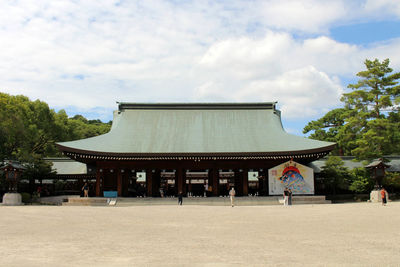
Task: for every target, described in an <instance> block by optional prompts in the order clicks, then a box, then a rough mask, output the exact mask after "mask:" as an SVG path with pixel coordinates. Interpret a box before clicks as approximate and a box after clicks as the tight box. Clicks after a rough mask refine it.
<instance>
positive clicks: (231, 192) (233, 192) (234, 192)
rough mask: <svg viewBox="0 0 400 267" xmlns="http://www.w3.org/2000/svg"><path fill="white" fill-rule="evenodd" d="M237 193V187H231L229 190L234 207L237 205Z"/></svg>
mask: <svg viewBox="0 0 400 267" xmlns="http://www.w3.org/2000/svg"><path fill="white" fill-rule="evenodd" d="M235 195H236V191H235V188H233V187H232V188H231V190H230V191H229V198H230V199H231V205H232V207H233V206H234V205H235V203H234V201H235Z"/></svg>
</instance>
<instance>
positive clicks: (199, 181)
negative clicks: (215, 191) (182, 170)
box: [186, 171, 211, 197]
mask: <svg viewBox="0 0 400 267" xmlns="http://www.w3.org/2000/svg"><path fill="white" fill-rule="evenodd" d="M208 179H209V178H208V171H186V192H187V196H192V197H207V196H210V195H211V192H210V186H209V183H208Z"/></svg>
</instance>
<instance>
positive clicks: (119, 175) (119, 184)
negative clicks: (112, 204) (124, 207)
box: [117, 169, 122, 197]
mask: <svg viewBox="0 0 400 267" xmlns="http://www.w3.org/2000/svg"><path fill="white" fill-rule="evenodd" d="M117 191H118V196H119V197H120V196H122V170H119V169H117Z"/></svg>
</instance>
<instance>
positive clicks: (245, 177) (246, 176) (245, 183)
mask: <svg viewBox="0 0 400 267" xmlns="http://www.w3.org/2000/svg"><path fill="white" fill-rule="evenodd" d="M242 188H243V196H247V195H248V194H249V170H247V169H244V170H243V181H242Z"/></svg>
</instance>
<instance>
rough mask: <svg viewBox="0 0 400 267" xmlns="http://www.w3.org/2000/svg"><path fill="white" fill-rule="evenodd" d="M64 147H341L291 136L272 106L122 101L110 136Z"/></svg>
mask: <svg viewBox="0 0 400 267" xmlns="http://www.w3.org/2000/svg"><path fill="white" fill-rule="evenodd" d="M58 145H59V147H60V149H61V150H63V151H76V152H86V153H89V152H91V153H95V154H97V153H110V154H120V153H123V154H180V153H188V154H213V153H221V154H223V153H266V152H267V153H274V152H288V151H290V152H296V151H297V152H306V151H314V150H315V151H324V150H325V151H327V150H331V149H332V148H333V146H334V145H335V144H334V143H329V142H322V141H316V140H311V139H307V138H304V137H299V136H295V135H292V134H288V133H286V132H285V131H284V130H283V128H282V124H281V118H280V112H279V111H278V110H276V109H275V103H274V102H272V103H239V104H233V103H215V104H210V103H208V104H198V103H195V104H189V103H188V104H171V103H170V104H135V103H120V104H119V110H118V111H115V112H114V120H113V125H112V128H111V131H110V132H109V133H107V134H104V135H100V136H97V137H92V138H87V139H82V140H77V141H71V142H63V143H59V144H58Z"/></svg>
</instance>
